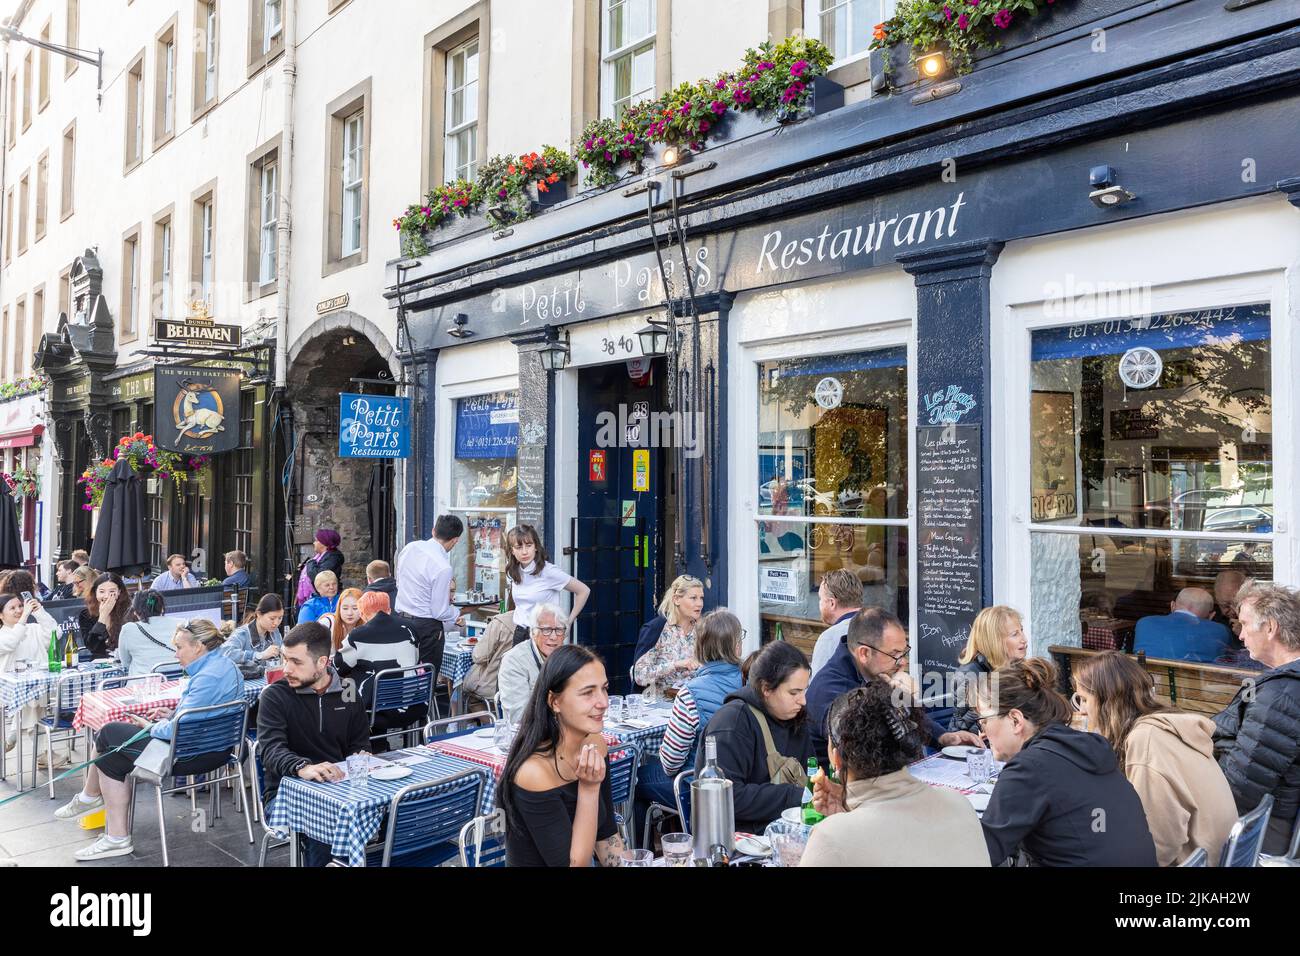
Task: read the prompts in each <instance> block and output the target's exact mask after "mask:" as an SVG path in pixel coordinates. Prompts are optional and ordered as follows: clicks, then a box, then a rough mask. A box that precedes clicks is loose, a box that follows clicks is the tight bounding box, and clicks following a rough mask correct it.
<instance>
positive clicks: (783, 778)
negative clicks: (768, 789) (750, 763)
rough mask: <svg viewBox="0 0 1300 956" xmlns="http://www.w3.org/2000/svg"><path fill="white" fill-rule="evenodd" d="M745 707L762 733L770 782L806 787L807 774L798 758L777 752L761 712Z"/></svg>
mask: <svg viewBox="0 0 1300 956" xmlns="http://www.w3.org/2000/svg"><path fill="white" fill-rule="evenodd" d="M746 706H748V707H749V709H750V711H752V712H753V714H754V719H755V720H757V721H758V729H759V730H761V731H762V732H763V747H764V748H765V749H766V750H767V773H768V776H769V777H771V778H772V782H773V783H789V784H794V785H795V786H797V787H802V786H805V785H807V783H808V773H807V771H806V770H805V769H804V765H803V764H802V763H800V762H799V758H798V757H787V756H786V755H785V754H783V753H781V752H780V751H779V750H777V749H776V744H774V743H772V728H771V727H769V726H768V724H767V718H766V717H765V716H763V712H762V711H760V710H759V709H758V708H757V707H755V706H754V705H753V704H747V705H746Z"/></svg>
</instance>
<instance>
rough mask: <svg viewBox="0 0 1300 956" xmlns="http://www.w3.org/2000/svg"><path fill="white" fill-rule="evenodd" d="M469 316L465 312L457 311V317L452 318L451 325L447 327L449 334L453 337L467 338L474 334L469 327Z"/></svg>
mask: <svg viewBox="0 0 1300 956" xmlns="http://www.w3.org/2000/svg"><path fill="white" fill-rule="evenodd" d="M468 326H469V316H468V315H466V314H465V313H464V312H457V313H456V316H455V318H453V319H452V320H451V326H450V327H449V328H448V329H447V334H448V335H450V336H451V337H452V338H453V339H467V338H469V337H470V336H471V335H473V334H474V332H473V330H472V329H470V328H469V327H468Z"/></svg>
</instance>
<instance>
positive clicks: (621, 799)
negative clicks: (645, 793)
mask: <svg viewBox="0 0 1300 956" xmlns="http://www.w3.org/2000/svg"><path fill="white" fill-rule="evenodd" d="M609 753H610V757H609V769H608V770H607V771H606V774H607V775H608V777H609V789H610V796H611V797H612V798H613V801H614V819H615V820H616V821H617V823H618V829H619V832H620V833H622V834H623V841H624V842H625V843H626V844H627V845H628V847H630V848H632V849H635V848H636V837H635V835H634V834H633V833H632V830H633V829H634V825H633V822H632V800H633V796H634V794H635V793H636V768H637V767H638V766H639V765H640V763H641V746H640V745H639V744H637V743H635V742H631V741H629V742H628V743H620V744H611V745H610V748H609Z"/></svg>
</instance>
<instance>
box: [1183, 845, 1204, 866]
mask: <svg viewBox="0 0 1300 956" xmlns="http://www.w3.org/2000/svg"><path fill="white" fill-rule="evenodd" d="M1209 861H1210V854H1208V853H1206V852H1205V847H1203V846H1198V847H1197V848H1196V850H1195V852H1193V853H1192V855H1191V856H1189V857H1188V858H1187V859H1185V860H1183V862H1182V863H1179V864H1178V865H1179V867H1184V866H1189V867H1206V866H1209V865H1210V862H1209Z"/></svg>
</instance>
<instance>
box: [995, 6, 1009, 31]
mask: <svg viewBox="0 0 1300 956" xmlns="http://www.w3.org/2000/svg"><path fill="white" fill-rule="evenodd" d="M993 25H994V26H995V27H998V28H1000V29H1002V30H1005V29H1006V28H1007V27H1009V26H1011V11H1010V10H1007V9H1002V10H999V11H998V12H997V13H995V14H993Z"/></svg>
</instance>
